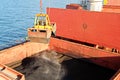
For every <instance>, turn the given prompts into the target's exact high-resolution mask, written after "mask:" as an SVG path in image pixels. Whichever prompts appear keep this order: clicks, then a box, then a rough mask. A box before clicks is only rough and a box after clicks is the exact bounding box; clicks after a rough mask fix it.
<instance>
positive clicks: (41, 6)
mask: <svg viewBox="0 0 120 80" xmlns="http://www.w3.org/2000/svg"><path fill="white" fill-rule="evenodd" d="M40 13H42V0H40Z"/></svg>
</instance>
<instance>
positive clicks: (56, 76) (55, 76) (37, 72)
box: [16, 51, 63, 80]
mask: <svg viewBox="0 0 120 80" xmlns="http://www.w3.org/2000/svg"><path fill="white" fill-rule="evenodd" d="M56 55H57V54H56V53H55V52H54V51H43V52H41V53H40V54H39V53H38V54H36V55H34V56H31V57H27V58H25V59H23V60H22V64H21V66H19V67H17V68H16V70H17V71H19V72H21V73H23V74H24V75H25V78H26V80H61V79H62V75H63V71H62V67H61V65H60V63H59V62H58V60H57V58H56V57H55V56H56Z"/></svg>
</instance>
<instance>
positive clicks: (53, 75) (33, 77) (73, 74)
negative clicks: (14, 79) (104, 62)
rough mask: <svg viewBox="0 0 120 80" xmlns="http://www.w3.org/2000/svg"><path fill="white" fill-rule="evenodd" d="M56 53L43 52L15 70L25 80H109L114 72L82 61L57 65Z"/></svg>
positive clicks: (72, 60) (23, 62) (25, 61)
mask: <svg viewBox="0 0 120 80" xmlns="http://www.w3.org/2000/svg"><path fill="white" fill-rule="evenodd" d="M57 54H58V53H56V52H54V51H49V50H45V51H43V52H40V53H38V54H35V55H33V56H31V57H27V58H25V59H23V60H22V64H21V66H19V67H17V68H16V70H17V71H19V72H21V73H23V74H24V75H25V78H26V80H109V79H110V78H111V77H112V76H113V75H114V74H115V72H116V71H113V70H110V69H107V68H104V67H101V66H98V65H95V64H93V63H89V62H87V61H85V60H84V59H74V58H72V59H69V60H66V61H63V62H62V63H59V59H58V57H57Z"/></svg>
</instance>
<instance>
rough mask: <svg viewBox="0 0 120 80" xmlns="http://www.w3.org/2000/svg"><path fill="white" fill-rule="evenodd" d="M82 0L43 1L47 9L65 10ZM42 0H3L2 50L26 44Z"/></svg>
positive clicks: (0, 14) (0, 6)
mask: <svg viewBox="0 0 120 80" xmlns="http://www.w3.org/2000/svg"><path fill="white" fill-rule="evenodd" d="M79 2H80V0H43V11H44V12H45V8H46V7H60V8H64V7H65V5H66V4H67V3H79ZM39 3H40V0H2V1H0V49H4V48H7V47H10V46H13V45H16V44H18V43H21V42H24V41H25V37H26V36H27V28H28V27H32V25H33V22H34V15H35V14H36V13H39Z"/></svg>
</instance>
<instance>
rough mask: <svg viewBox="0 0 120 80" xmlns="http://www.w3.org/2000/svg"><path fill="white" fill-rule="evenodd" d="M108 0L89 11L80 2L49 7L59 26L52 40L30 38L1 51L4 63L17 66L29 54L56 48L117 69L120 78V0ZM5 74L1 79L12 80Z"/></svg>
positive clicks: (117, 77)
mask: <svg viewBox="0 0 120 80" xmlns="http://www.w3.org/2000/svg"><path fill="white" fill-rule="evenodd" d="M108 1H109V2H108V5H105V6H104V7H103V9H102V11H89V10H85V9H83V7H82V6H80V5H78V4H69V5H67V6H66V9H59V8H47V13H48V15H49V17H50V21H51V22H55V23H56V26H57V28H56V33H55V35H54V36H51V37H49V38H50V40H49V41H48V42H49V43H48V44H47V43H40V42H36V41H35V42H34V41H30V42H25V43H23V44H20V45H17V46H14V47H11V48H8V49H5V50H1V51H0V57H1V58H0V63H1V64H4V66H5V65H7V66H13V65H15V63H16V62H17V61H21V60H22V59H24V58H26V57H29V56H32V55H34V54H36V53H39V52H42V51H44V50H53V51H55V52H58V53H62V54H64V55H67V56H70V57H73V58H85V59H87V60H89V62H92V63H95V64H97V65H100V66H103V67H105V68H109V69H112V70H115V71H116V72H117V73H116V74H115V75H113V76H112V77H111V79H110V80H120V46H119V45H120V38H119V34H120V23H119V21H120V1H119V0H117V1H118V2H117V1H115V0H108ZM113 2H114V5H111V4H112V3H113ZM44 32H45V31H44ZM2 69H4V67H3V68H2ZM8 70H9V69H8ZM10 71H12V70H10ZM13 71H14V70H13ZM10 74H12V73H10ZM16 75H17V76H18V73H16ZM20 75H22V74H20ZM4 76H5V77H4ZM4 76H3V75H2V77H1V76H0V77H1V79H2V78H5V79H3V80H11V79H8V78H6V75H4ZM23 77H24V76H23V75H22V77H21V79H20V80H23Z"/></svg>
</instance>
